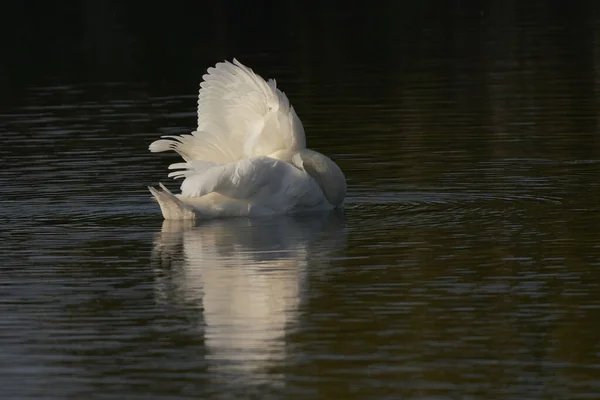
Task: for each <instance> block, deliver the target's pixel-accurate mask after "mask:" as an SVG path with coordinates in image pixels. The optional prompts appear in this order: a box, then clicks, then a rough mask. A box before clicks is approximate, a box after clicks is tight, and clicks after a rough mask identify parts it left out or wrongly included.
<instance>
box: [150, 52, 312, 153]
mask: <svg viewBox="0 0 600 400" xmlns="http://www.w3.org/2000/svg"><path fill="white" fill-rule="evenodd" d="M203 79H204V80H203V82H202V83H201V84H200V92H199V94H198V120H197V122H198V127H197V129H196V130H195V131H194V132H192V133H191V134H190V135H181V136H177V137H172V136H168V137H163V139H160V140H157V141H155V142H153V143H152V144H151V145H150V151H152V152H159V151H167V150H174V151H176V152H177V153H179V154H180V155H181V157H182V158H183V159H184V160H185V161H192V160H203V161H208V162H215V163H225V162H234V161H238V160H241V159H244V158H249V157H257V156H268V155H269V154H272V153H274V152H275V151H278V150H300V149H303V148H305V147H306V139H305V135H304V128H303V127H302V123H301V122H300V119H299V118H298V115H297V114H296V112H295V111H294V108H293V107H292V106H291V105H290V103H289V100H288V98H287V97H286V95H285V94H284V93H283V92H281V91H280V90H279V89H277V85H276V82H275V80H274V79H271V80H269V81H268V82H266V81H265V80H264V79H263V78H261V77H260V76H259V75H257V74H256V73H254V71H252V69H250V68H248V67H246V66H245V65H243V64H242V63H240V62H239V61H237V60H236V59H234V60H233V63H231V62H229V61H225V62H220V63H217V65H216V66H215V67H211V68H208V70H207V74H205V75H204V76H203Z"/></svg>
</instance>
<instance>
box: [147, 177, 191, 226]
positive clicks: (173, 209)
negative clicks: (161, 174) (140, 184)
mask: <svg viewBox="0 0 600 400" xmlns="http://www.w3.org/2000/svg"><path fill="white" fill-rule="evenodd" d="M159 185H160V189H162V190H160V189H157V188H154V187H152V186H148V189H149V190H150V193H152V195H153V196H154V198H155V199H156V201H157V202H158V205H159V206H160V210H161V211H162V214H163V217H164V219H167V220H175V219H176V220H184V219H186V220H190V219H195V218H196V213H195V211H194V209H193V208H192V207H190V206H189V205H187V204H185V203H184V202H183V201H181V200H180V199H178V198H177V197H176V196H175V195H174V194H173V193H171V191H170V190H169V189H167V188H166V187H165V185H163V184H162V183H160V184H159Z"/></svg>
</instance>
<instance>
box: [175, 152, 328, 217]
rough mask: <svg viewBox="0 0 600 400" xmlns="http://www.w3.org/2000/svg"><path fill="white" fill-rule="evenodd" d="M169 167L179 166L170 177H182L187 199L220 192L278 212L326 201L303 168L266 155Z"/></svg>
mask: <svg viewBox="0 0 600 400" xmlns="http://www.w3.org/2000/svg"><path fill="white" fill-rule="evenodd" d="M170 168H172V169H180V170H179V171H175V172H171V173H170V174H169V176H170V177H174V178H185V179H184V181H183V183H182V184H181V194H182V196H184V197H188V198H197V197H202V196H205V195H207V194H209V193H219V194H221V195H224V196H227V197H229V198H233V199H239V200H244V201H247V202H248V204H250V205H257V206H261V207H268V208H271V209H273V210H277V211H287V210H289V209H291V208H294V207H297V206H301V207H314V206H317V205H319V204H320V203H323V201H324V200H325V197H324V195H323V191H322V190H321V188H320V187H319V185H318V183H317V182H316V181H315V180H314V179H312V178H311V177H310V176H309V175H308V174H306V172H305V171H303V170H300V169H298V168H296V167H295V166H294V165H292V164H290V163H287V162H285V161H280V160H276V159H273V158H269V157H264V156H260V157H253V158H247V159H243V160H240V161H237V162H234V163H228V164H220V165H213V166H208V167H207V165H205V164H202V165H201V164H195V163H194V162H188V163H179V164H173V165H172V166H171V167H170ZM182 168H184V169H183V170H181V169H182Z"/></svg>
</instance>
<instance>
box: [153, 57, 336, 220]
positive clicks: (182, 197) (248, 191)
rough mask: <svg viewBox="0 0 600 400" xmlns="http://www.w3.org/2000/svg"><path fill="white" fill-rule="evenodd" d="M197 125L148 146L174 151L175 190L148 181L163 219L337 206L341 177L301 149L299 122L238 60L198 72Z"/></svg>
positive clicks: (271, 84)
mask: <svg viewBox="0 0 600 400" xmlns="http://www.w3.org/2000/svg"><path fill="white" fill-rule="evenodd" d="M203 79H204V80H203V82H202V83H201V84H200V93H199V96H198V127H197V128H196V130H195V131H193V132H192V133H191V134H188V135H181V136H163V137H162V139H159V140H156V141H154V142H152V144H150V147H149V149H150V151H151V152H162V151H169V150H172V151H175V152H177V153H178V154H179V155H180V156H181V157H182V158H183V160H184V162H180V163H175V164H171V165H170V166H169V169H170V170H173V171H172V172H171V173H169V177H172V178H175V179H183V182H182V184H181V193H180V194H173V193H171V192H170V191H169V190H168V189H167V188H166V187H165V186H164V185H162V184H160V187H159V188H154V187H149V189H150V192H151V193H152V195H153V196H154V198H155V199H156V200H157V201H158V204H159V206H160V208H161V211H162V214H163V217H164V218H165V219H196V218H210V217H233V216H267V215H276V214H286V213H293V212H302V211H317V210H327V209H332V208H336V207H341V206H342V204H343V201H344V198H345V196H346V178H345V176H344V173H343V172H342V170H341V169H340V168H339V167H338V165H337V164H336V163H335V162H333V161H332V160H331V159H330V158H329V157H327V156H325V155H323V154H321V153H319V152H316V151H314V150H310V149H307V148H306V138H305V134H304V128H303V127H302V122H301V121H300V118H298V115H297V114H296V112H295V111H294V108H293V107H292V106H291V105H290V103H289V100H288V98H287V97H286V95H285V94H284V93H283V92H281V91H280V90H279V89H277V86H276V83H275V80H269V81H268V82H266V81H265V80H263V79H262V78H261V77H260V76H259V75H257V74H255V73H254V72H253V71H252V70H251V69H250V68H247V67H246V66H244V65H243V64H242V63H240V62H239V61H237V60H235V59H234V60H233V63H230V62H228V61H226V62H221V63H218V64H217V65H216V66H215V67H213V68H209V69H208V73H207V74H206V75H204V76H203Z"/></svg>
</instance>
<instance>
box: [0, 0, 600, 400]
mask: <svg viewBox="0 0 600 400" xmlns="http://www.w3.org/2000/svg"><path fill="white" fill-rule="evenodd" d="M392 3H393V2H390V3H389V4H388V3H385V4H386V6H385V7H387V8H386V9H385V10H379V11H377V10H373V9H369V10H368V11H365V12H368V13H370V14H368V16H370V19H369V21H370V22H365V24H366V25H365V26H366V27H365V26H363V25H360V24H357V22H358V21H361V18H363V17H364V15H363V14H362V13H361V12H359V11H360V10H355V9H347V10H346V11H344V12H337V11H336V10H335V9H327V8H324V9H323V10H321V11H322V12H321V13H311V12H309V11H307V10H306V9H303V14H301V16H300V17H298V19H297V20H294V21H292V22H291V23H290V26H288V27H287V30H284V31H282V32H285V35H283V36H284V37H283V38H282V39H281V42H279V41H275V40H274V41H273V42H267V43H266V44H265V49H264V51H262V52H260V51H256V50H255V49H256V47H258V45H257V44H256V45H254V46H256V47H252V46H250V45H248V44H247V42H250V40H249V39H247V38H245V36H244V35H243V32H242V30H243V29H242V28H243V27H246V28H247V27H248V26H250V22H246V24H247V25H244V26H243V27H239V28H237V29H238V30H237V31H236V30H235V29H233V28H231V30H227V29H225V30H223V31H218V32H219V33H218V34H217V37H216V39H219V41H217V42H216V43H217V44H218V46H217V47H218V49H216V50H215V49H213V50H206V52H205V53H204V54H203V55H198V54H197V53H194V54H195V55H193V56H192V55H191V54H192V49H193V48H194V47H193V45H192V44H190V43H192V41H191V40H190V39H189V37H188V39H187V41H186V42H185V43H183V44H181V43H179V45H178V46H179V47H177V46H175V44H174V43H175V37H176V36H177V34H182V35H183V33H184V32H182V30H183V29H184V28H182V27H178V26H176V25H175V24H172V26H171V27H172V28H173V29H176V30H175V33H173V31H171V32H170V33H165V34H166V35H171V36H168V37H167V38H166V39H165V38H162V39H161V40H162V41H157V49H156V51H155V52H154V53H152V52H150V51H148V47H145V46H146V45H147V44H146V45H144V44H143V43H141V42H140V38H150V39H152V38H154V37H156V36H155V35H157V34H150V33H148V31H145V30H144V28H143V27H142V28H140V27H139V26H137V28H136V27H132V26H126V27H127V28H128V29H125V28H124V27H123V26H122V25H119V24H120V23H122V24H125V22H123V21H121V22H118V21H119V20H117V22H118V23H117V22H114V21H115V20H114V19H109V20H110V21H113V23H114V24H116V25H119V26H120V27H121V29H111V30H110V32H111V34H110V35H109V34H108V33H106V32H105V33H103V34H102V35H100V37H101V38H106V37H107V38H109V39H110V40H109V45H110V44H118V43H122V42H123V41H122V40H120V39H115V37H114V36H115V35H117V36H118V35H124V37H125V38H127V39H128V40H130V42H127V43H130V44H132V46H133V47H132V52H134V53H135V52H143V54H145V55H146V58H143V57H142V58H136V57H138V55H133V56H130V57H128V54H129V53H128V52H120V48H119V47H117V48H116V49H113V50H111V47H110V46H108V47H103V46H101V45H100V44H98V43H104V42H102V40H100V41H99V42H97V41H95V40H99V39H98V37H97V36H94V35H92V36H93V37H94V38H95V39H94V40H92V42H93V43H95V45H96V46H97V47H98V48H100V49H101V50H102V51H104V52H105V53H102V52H100V50H97V51H96V52H94V54H95V55H96V56H97V57H98V58H97V59H95V60H96V61H97V60H100V59H103V58H102V57H101V56H98V54H100V55H102V54H110V55H111V57H112V58H110V59H107V60H105V61H106V65H103V66H102V67H98V68H97V69H94V68H92V67H91V66H90V65H87V64H85V62H86V61H85V60H88V59H87V58H86V57H89V53H87V52H86V51H84V48H85V46H84V45H83V44H81V43H79V42H78V41H77V40H79V39H77V40H72V41H71V42H65V43H67V44H68V46H71V47H68V48H67V49H64V48H61V49H62V50H61V51H59V47H58V44H57V43H58V42H56V40H58V39H56V37H50V38H42V39H40V40H42V41H43V44H44V46H45V47H44V49H45V51H46V53H47V54H50V56H49V58H47V59H46V62H47V64H48V65H47V71H51V72H48V73H47V74H46V73H44V72H42V71H40V70H38V69H37V67H36V69H35V70H34V68H33V67H32V65H31V64H30V63H27V62H26V61H28V60H29V58H28V57H29V55H28V54H27V53H26V52H25V50H23V49H19V50H15V49H16V47H14V48H13V47H11V48H10V49H13V50H9V53H8V54H10V55H11V56H12V57H9V58H6V59H4V63H2V64H0V66H2V68H0V75H2V80H0V84H1V85H2V88H3V89H4V90H3V95H2V96H1V97H0V99H1V103H0V135H1V138H2V146H0V157H1V159H2V164H3V167H2V169H1V170H0V185H1V187H2V195H1V196H0V222H1V223H2V228H1V229H0V387H1V388H2V393H3V395H2V396H3V398H6V399H28V398H36V399H81V398H98V399H191V398H323V399H366V398H368V399H397V398H411V399H466V398H468V399H567V398H568V399H591V398H597V397H598V394H599V393H600V341H599V340H598V338H599V337H600V272H599V270H598V269H599V268H600V228H599V226H600V205H599V200H600V187H599V184H598V181H599V177H600V128H599V124H600V118H599V113H598V110H599V109H600V108H599V106H600V97H599V91H600V64H599V62H600V53H599V50H598V49H600V18H598V17H597V16H598V13H597V11H596V10H595V7H594V6H593V5H591V6H589V8H586V7H587V6H583V4H585V3H581V4H580V5H579V6H577V7H575V8H574V9H571V8H569V9H567V8H565V7H562V6H560V5H558V6H557V5H555V6H552V7H551V6H547V7H546V6H536V7H537V8H536V7H533V6H531V7H530V8H526V7H520V8H519V7H517V6H516V5H514V4H513V3H512V2H503V3H502V4H503V6H498V7H488V8H486V9H484V10H475V9H469V8H467V7H464V8H461V7H460V6H452V7H449V8H446V9H444V10H442V11H439V12H434V11H431V10H430V9H426V8H424V9H418V10H414V9H412V8H407V9H402V7H399V6H398V7H396V6H394V4H395V3H393V4H392ZM94 4H95V3H94ZM107 4H112V3H111V2H107ZM284 4H288V3H287V2H284ZM425 4H429V3H428V2H426V3H425ZM532 4H533V3H532ZM112 6H113V7H115V4H112ZM290 7H291V6H290ZM385 7H384V8H385ZM92 8H93V7H92ZM100 8H101V7H100ZM94 10H95V9H93V10H92V11H94ZM286 10H287V11H286V12H288V13H290V12H291V13H292V14H293V12H292V11H293V10H294V7H291V8H289V9H288V8H286ZM290 10H291V11H290ZM88 11H89V10H88ZM96 11H97V10H96ZM213 11H214V13H215V14H214V15H217V16H219V15H220V18H221V19H220V20H219V19H217V21H222V20H228V18H229V17H231V15H230V13H233V11H228V10H227V9H225V11H224V10H219V9H218V8H217V9H216V11H215V10H213ZM104 13H105V14H102V13H100V14H98V15H112V12H111V10H110V9H109V10H108V11H107V10H104ZM181 13H182V14H181V15H179V14H178V17H180V18H183V11H181ZM273 13H276V12H273ZM394 13H398V14H402V17H401V22H403V23H402V24H400V23H398V24H396V23H395V22H394V17H393V16H394V15H396V14H394ZM439 13H441V16H438V14H439ZM94 15H96V14H94ZM116 15H117V17H118V16H119V15H120V14H119V13H118V12H116ZM211 15H213V14H211ZM251 16H252V15H250V16H249V18H250V17H251ZM171 17H172V15H171ZM165 18H166V17H165ZM205 18H208V17H205ZM264 18H265V19H269V18H270V17H269V16H268V15H267V16H264ZM372 18H377V19H376V20H375V21H372ZM398 18H400V17H398ZM286 21H287V20H286ZM327 21H329V22H331V23H330V24H329V25H328V24H327V23H326V22H327ZM365 21H366V20H365ZM88 22H89V21H88ZM288 22H289V21H287V22H277V24H278V25H277V26H278V28H282V27H284V26H287V25H286V24H287V23H288ZM213 23H214V24H215V26H217V25H219V24H218V23H217V22H214V21H213ZM311 24H313V25H311ZM314 24H316V25H314ZM347 24H350V25H351V26H354V27H355V28H356V27H358V26H363V27H365V29H368V32H370V33H373V34H377V35H376V36H368V35H360V34H359V33H356V32H355V29H352V28H351V27H349V26H348V25H347ZM84 25H85V26H89V24H87V25H86V24H84ZM92 25H93V24H92ZM219 26H221V25H219ZM311 27H312V28H311ZM23 29H25V28H23ZM61 29H63V30H68V29H67V28H64V27H62V28H61ZM136 29H137V30H136ZM177 29H179V30H177ZM315 30H316V31H315ZM94 32H96V33H97V31H94ZM100 32H101V33H102V29H100ZM124 32H128V33H124ZM353 32H354V33H353ZM21 35H22V37H25V38H27V37H29V36H27V34H26V33H23V31H22V32H21ZM61 35H62V36H61ZM61 35H59V36H57V37H61V38H64V39H65V40H67V38H70V37H71V36H69V33H68V32H67V33H64V32H63V33H61ZM111 35H113V36H111ZM255 36H256V37H257V38H261V39H264V38H265V37H266V36H268V35H267V34H266V33H264V32H263V33H260V34H259V33H255ZM186 37H187V36H186ZM150 39H148V40H150ZM82 40H83V41H84V44H85V43H87V42H85V40H88V41H89V40H91V39H89V37H88V39H82ZM107 40H108V39H107ZM199 40H200V39H199ZM202 40H203V41H208V39H207V38H204V39H202ZM286 41H290V43H291V44H290V48H285V47H281V43H284V42H286ZM31 43H34V41H33V40H32V41H31ZM78 43H79V44H78ZM144 43H145V42H144ZM167 44H174V45H173V46H174V47H173V49H171V50H170V51H167V50H166V49H167V47H168V46H167ZM292 44H294V46H292ZM297 44H302V46H300V47H298V46H296V45H297ZM40 46H41V45H40ZM48 46H50V47H48ZM65 46H66V45H65ZM78 46H81V47H78ZM199 46H200V45H199ZM200 47H202V46H200ZM225 48H230V49H233V50H236V51H238V54H233V55H236V56H238V57H239V58H240V59H241V60H242V61H243V62H245V63H247V64H248V65H249V66H251V67H254V68H255V70H256V71H257V72H258V73H260V74H261V75H263V76H264V77H275V78H277V80H278V82H279V85H280V87H281V88H282V89H283V90H284V91H286V93H287V94H288V96H289V97H290V99H291V102H292V103H293V104H294V105H295V107H296V109H297V111H298V113H299V115H300V117H301V119H302V120H303V122H304V126H305V129H306V132H307V140H308V144H309V146H310V147H312V148H314V149H316V150H318V151H321V152H323V153H325V154H328V155H330V156H331V157H332V158H334V159H335V160H336V161H338V163H339V164H340V166H341V167H342V168H343V170H344V171H345V172H346V175H347V177H348V184H349V195H348V199H347V202H346V208H345V210H344V212H343V213H331V214H324V215H312V216H296V217H285V218H271V219H256V220H250V219H244V218H242V219H231V220H220V221H212V222H205V223H201V224H199V225H197V226H189V225H187V224H183V223H177V222H163V221H162V218H161V216H160V211H159V209H158V207H157V205H156V204H154V203H153V202H152V201H151V199H150V195H149V193H148V192H147V189H146V186H147V185H148V184H156V183H157V182H158V181H162V182H165V183H167V184H168V185H169V186H171V187H172V188H175V185H174V184H172V183H171V182H169V181H168V179H167V178H166V173H167V170H166V166H167V165H168V164H169V163H171V162H173V161H174V160H176V157H175V156H170V155H157V154H149V153H148V152H147V146H148V144H149V143H150V142H151V141H152V140H154V139H156V138H157V137H158V136H160V135H162V134H181V133H186V132H188V131H190V130H192V129H193V128H194V124H195V109H194V107H195V96H196V89H197V84H198V82H199V80H200V77H201V75H202V73H203V72H204V70H205V69H206V68H207V67H209V66H210V65H212V64H214V63H215V62H216V61H218V60H220V59H222V57H223V55H222V53H226V54H227V56H228V57H229V52H230V51H233V50H223V49H225ZM272 48H277V50H272ZM140 49H145V50H143V51H142V50H140ZM38 50H39V51H41V48H40V49H38ZM10 51H12V53H11V52H10ZM98 52H100V53H98ZM186 52H187V53H186ZM150 53H152V55H148V54H150ZM135 54H137V53H135ZM188 54H189V56H188ZM161 55H164V57H165V59H166V61H164V62H163V63H161V64H158V65H157V64H156V63H150V62H148V63H146V61H148V60H155V59H156V60H157V59H159V58H160V56H161ZM175 59H177V63H176V64H175V63H173V64H171V61H174V60H175ZM199 59H202V60H199ZM121 62H122V63H123V65H124V67H123V70H122V71H121V70H120V69H119V63H121ZM19 63H21V64H19ZM86 65H87V66H86ZM19 66H21V67H22V68H18V67H19ZM132 71H141V72H140V74H139V75H138V74H136V73H133V72H132ZM28 74H29V75H31V77H29V75H28Z"/></svg>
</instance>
